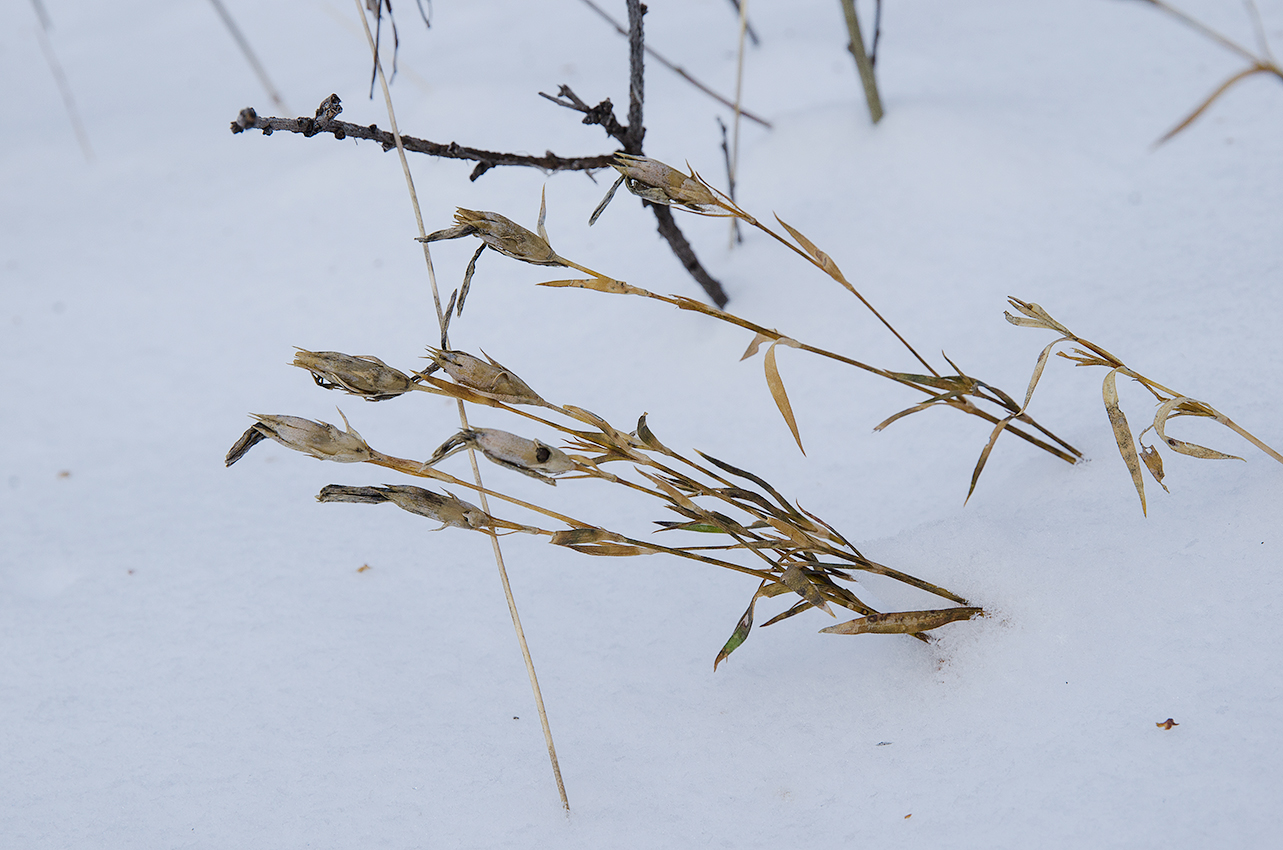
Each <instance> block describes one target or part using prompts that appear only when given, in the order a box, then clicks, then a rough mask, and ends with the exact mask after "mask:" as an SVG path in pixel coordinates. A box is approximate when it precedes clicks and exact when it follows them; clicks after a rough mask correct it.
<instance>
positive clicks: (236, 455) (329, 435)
mask: <svg viewBox="0 0 1283 850" xmlns="http://www.w3.org/2000/svg"><path fill="white" fill-rule="evenodd" d="M250 415H251V416H253V417H254V418H255V419H257V420H258V421H257V422H255V423H254V424H253V425H251V426H250V428H249V430H247V431H246V432H245V433H244V434H242V435H241V438H240V439H239V440H237V441H236V445H234V446H232V448H231V450H229V451H228V452H227V458H226V463H227V465H228V466H231V465H232V464H234V463H236V461H238V460H240V459H241V458H242V457H244V456H245V453H246V452H248V451H249V450H250V449H251V448H252V447H253V446H255V445H257V444H258V443H259V442H261V441H262V440H263V439H264V438H267V437H270V438H272V439H273V440H275V441H276V442H278V443H280V444H281V445H283V446H285V447H286V448H288V449H293V450H294V451H296V452H302V453H303V454H306V455H311V456H312V457H314V458H316V459H318V460H332V461H335V462H337V463H360V462H361V461H365V460H369V459H370V457H371V456H372V451H371V449H370V447H369V446H368V445H367V444H366V442H365V440H364V439H362V438H361V435H360V434H358V433H357V432H356V431H354V430H353V429H352V426H351V425H350V424H348V421H347V417H346V416H343V411H341V410H340V411H339V415H340V416H343V424H344V425H345V426H346V427H347V430H346V431H340V430H339V429H338V428H336V427H335V426H333V425H331V424H329V423H328V422H313V421H312V420H310V419H303V418H302V417H299V416H269V415H264V414H259V413H252V414H250Z"/></svg>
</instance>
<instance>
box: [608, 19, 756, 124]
mask: <svg viewBox="0 0 1283 850" xmlns="http://www.w3.org/2000/svg"><path fill="white" fill-rule="evenodd" d="M583 2H584V5H586V6H587V7H588V8H590V9H592V10H593V11H594V12H596V13H597V14H598V15H600V16H601V17H602V18H603V19H605V21H606V22H607V23H609V24H610V25H611V26H612V27H614V28H615V31H616V32H618V33H619V34H620V35H622V36H627V35H628V30H627V29H625V28H624V27H623V26H621V25H620V24H619V22H618V21H616V20H615V19H614V18H612V17H611V16H610V15H609V14H607V13H606V11H605V10H604V9H602V8H601V7H600V6H598V5H597V4H596V3H594V2H592V0H583ZM644 49H645V51H646V54H647V55H648V56H650V58H652V59H654V60H655V61H656V62H658V63H659V64H661V65H663V66H664V67H665V68H667V69H668V70H670V71H672V72H673V73H674V74H676V75H677V76H679V77H681V78H682V79H683V80H685V81H686V82H688V83H690V84H691V85H692V86H694V87H695V88H697V89H699V90H700V91H702V92H703V93H704V94H706V95H708V96H709V97H711V98H712V99H713V100H716V101H717V102H718V103H720V104H722V105H723V106H725V107H726V108H728V109H735V108H737V104H735V103H732V102H731V100H730V99H729V98H727V97H725V96H724V95H720V94H718V93H717V92H715V91H713V90H712V89H711V88H709V87H708V86H706V85H704V84H703V83H701V82H700V81H699V80H697V79H695V78H694V77H692V76H691V75H690V74H689V73H688V72H687V71H686V69H685V68H682V67H681V66H679V65H674V64H673V63H672V62H670V61H669V60H668V59H666V58H664V57H663V56H662V55H660V54H659V53H658V52H657V51H656V50H655V49H654V48H652V47H651V46H650V45H649V44H647V45H645V46H644ZM741 112H742V113H743V115H744V117H745V118H747V119H749V120H750V121H756V122H757V123H758V124H761V125H762V126H763V127H766V128H767V129H770V126H771V122H769V121H767V120H766V119H764V118H760V117H758V116H757V115H754V114H753V113H752V112H749V111H748V110H747V109H742V110H741Z"/></svg>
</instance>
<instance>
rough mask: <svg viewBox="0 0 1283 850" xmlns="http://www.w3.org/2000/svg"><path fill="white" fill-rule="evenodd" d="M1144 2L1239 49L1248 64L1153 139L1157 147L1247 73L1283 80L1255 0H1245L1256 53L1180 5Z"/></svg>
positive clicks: (1158, 0) (1161, 0) (1227, 46)
mask: <svg viewBox="0 0 1283 850" xmlns="http://www.w3.org/2000/svg"><path fill="white" fill-rule="evenodd" d="M1141 2H1144V3H1148V4H1149V5H1151V6H1153V7H1154V8H1156V9H1158V10H1159V11H1161V12H1163V13H1165V14H1167V15H1169V16H1171V17H1173V18H1175V19H1176V20H1178V21H1180V22H1181V23H1183V24H1185V25H1186V26H1188V27H1189V28H1191V29H1193V30H1194V31H1196V32H1198V33H1200V34H1202V35H1203V36H1205V37H1207V38H1208V39H1210V40H1211V41H1214V42H1216V43H1217V44H1219V45H1221V46H1222V47H1224V48H1225V49H1227V50H1229V51H1231V52H1233V53H1236V54H1237V55H1238V56H1240V57H1241V58H1243V59H1246V60H1247V62H1248V65H1247V67H1245V68H1243V69H1242V70H1241V71H1237V72H1235V73H1234V74H1232V75H1230V77H1229V78H1228V79H1226V80H1225V81H1224V82H1223V83H1221V84H1220V85H1219V86H1217V87H1216V89H1215V90H1214V91H1213V92H1212V93H1211V94H1210V95H1208V96H1207V97H1206V98H1204V99H1203V100H1202V102H1201V103H1199V105H1198V106H1196V107H1194V109H1193V111H1191V112H1190V113H1189V114H1188V115H1186V116H1185V117H1184V118H1183V119H1182V120H1181V121H1180V122H1179V123H1178V124H1177V125H1176V126H1175V127H1173V128H1172V129H1170V130H1168V131H1167V132H1166V133H1164V134H1163V136H1162V138H1160V139H1159V140H1158V141H1157V142H1155V143H1154V144H1155V147H1157V146H1158V145H1161V144H1163V143H1164V142H1166V141H1168V140H1169V139H1171V138H1172V137H1173V136H1175V135H1176V134H1178V133H1180V132H1181V131H1182V130H1184V129H1185V128H1187V127H1189V125H1191V124H1193V123H1194V121H1195V120H1197V118H1198V117H1199V116H1200V115H1202V114H1203V113H1204V112H1206V111H1207V110H1208V108H1209V107H1211V105H1212V104H1213V103H1215V102H1216V100H1217V99H1218V98H1219V97H1220V96H1221V95H1223V94H1225V93H1226V92H1227V91H1229V90H1230V89H1231V88H1233V87H1234V86H1235V85H1237V84H1238V83H1241V82H1242V81H1243V80H1246V79H1247V78H1248V77H1254V76H1256V75H1257V74H1269V75H1272V76H1274V77H1276V78H1278V79H1279V80H1280V81H1283V68H1280V67H1279V64H1278V62H1277V61H1276V60H1275V58H1274V54H1273V52H1272V51H1271V50H1270V44H1269V41H1268V39H1267V38H1266V37H1265V25H1264V23H1263V22H1262V20H1261V14H1260V12H1259V11H1258V10H1257V8H1256V3H1255V2H1253V0H1244V5H1245V6H1246V7H1247V13H1248V18H1249V19H1250V20H1251V22H1252V28H1253V30H1254V31H1255V33H1256V41H1257V50H1258V51H1259V52H1256V53H1253V52H1252V51H1251V50H1249V49H1248V48H1246V47H1244V46H1243V45H1241V44H1239V43H1238V42H1236V41H1234V40H1233V39H1231V38H1228V37H1227V36H1224V35H1222V34H1221V33H1219V32H1217V31H1216V30H1214V29H1212V28H1211V27H1209V26H1208V25H1207V24H1205V23H1203V22H1202V21H1199V20H1197V19H1196V18H1194V17H1191V16H1190V15H1189V14H1187V13H1185V12H1182V11H1181V10H1180V9H1177V8H1175V7H1174V6H1169V5H1168V4H1167V3H1166V2H1164V0H1141Z"/></svg>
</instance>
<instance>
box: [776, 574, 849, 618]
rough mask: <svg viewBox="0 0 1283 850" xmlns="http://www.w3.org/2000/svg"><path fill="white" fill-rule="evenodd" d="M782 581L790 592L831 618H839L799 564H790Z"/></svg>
mask: <svg viewBox="0 0 1283 850" xmlns="http://www.w3.org/2000/svg"><path fill="white" fill-rule="evenodd" d="M780 580H781V581H783V582H784V584H785V586H787V587H788V589H789V590H791V591H793V592H794V593H796V594H797V595H798V596H800V597H802V598H803V599H805V600H806V601H807V602H809V603H811V605H812V606H814V607H816V608H819V609H820V610H821V611H823V612H824V613H825V614H828V615H829V616H830V617H837V614H834V613H833V609H832V608H830V607H829V603H827V602H825V601H824V597H823V596H821V595H820V591H818V590H816V589H815V585H814V584H812V583H811V580H810V579H809V578H807V577H806V573H805V572H803V571H802V568H801V567H799V566H798V565H797V564H789V566H788V568H787V569H785V570H784V575H783V576H781V577H780Z"/></svg>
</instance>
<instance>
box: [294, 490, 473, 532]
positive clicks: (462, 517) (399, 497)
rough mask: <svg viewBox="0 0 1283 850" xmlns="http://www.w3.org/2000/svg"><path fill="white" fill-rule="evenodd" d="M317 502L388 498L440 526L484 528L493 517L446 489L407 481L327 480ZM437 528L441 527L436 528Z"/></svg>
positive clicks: (368, 502) (372, 502) (367, 501)
mask: <svg viewBox="0 0 1283 850" xmlns="http://www.w3.org/2000/svg"><path fill="white" fill-rule="evenodd" d="M316 500H317V501H318V502H357V503H360V504H366V505H377V504H380V503H382V502H391V503H392V504H394V505H396V506H397V507H398V508H401V509H402V510H404V511H409V512H410V513H412V514H418V515H419V516H425V517H427V518H428V519H434V520H436V521H437V522H439V523H441V528H445V527H446V526H450V527H452V528H469V529H477V528H486V527H487V526H491V525H493V524H494V521H493V519H492V518H491V517H490V515H489V514H487V513H486V512H485V511H483V510H481V508H479V507H477V506H476V505H474V504H471V503H470V502H465V501H463V500H462V499H460V498H458V497H456V496H453V495H451V494H449V493H447V494H445V495H441V494H440V493H433V492H432V491H431V490H425V489H423V488H422V487H414V486H411V485H408V484H395V485H392V484H389V485H387V486H384V487H348V486H344V485H342V484H330V485H328V486H326V487H324V488H322V490H321V492H320V493H319V494H317V497H316ZM437 530H438V531H439V530H440V529H437Z"/></svg>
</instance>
